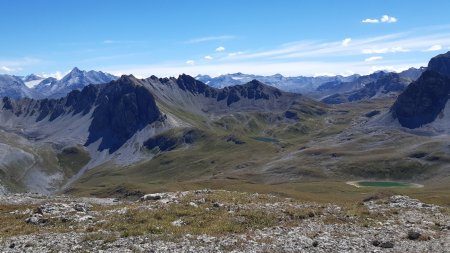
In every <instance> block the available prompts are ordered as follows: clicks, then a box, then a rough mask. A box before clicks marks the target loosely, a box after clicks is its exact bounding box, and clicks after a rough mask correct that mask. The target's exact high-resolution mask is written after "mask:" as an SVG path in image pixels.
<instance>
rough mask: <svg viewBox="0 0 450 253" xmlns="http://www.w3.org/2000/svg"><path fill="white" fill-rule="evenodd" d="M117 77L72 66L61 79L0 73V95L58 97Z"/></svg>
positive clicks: (12, 96)
mask: <svg viewBox="0 0 450 253" xmlns="http://www.w3.org/2000/svg"><path fill="white" fill-rule="evenodd" d="M116 79H117V77H115V76H113V75H111V74H108V73H103V72H101V71H93V70H91V71H82V70H79V69H78V68H73V69H72V70H71V71H70V72H69V73H68V74H67V75H65V76H64V77H63V78H62V79H61V80H57V79H56V78H53V77H48V78H44V77H41V76H37V75H35V74H30V75H28V76H24V77H19V76H12V75H6V74H4V75H0V96H1V97H11V98H24V97H28V98H59V97H63V96H65V95H67V94H68V93H69V92H70V91H72V90H81V89H82V88H83V87H85V86H87V85H89V84H101V83H108V82H110V81H112V80H116Z"/></svg>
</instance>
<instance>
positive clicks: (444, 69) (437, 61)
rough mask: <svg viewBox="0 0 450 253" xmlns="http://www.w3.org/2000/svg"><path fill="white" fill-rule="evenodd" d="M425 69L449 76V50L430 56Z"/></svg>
mask: <svg viewBox="0 0 450 253" xmlns="http://www.w3.org/2000/svg"><path fill="white" fill-rule="evenodd" d="M427 70H431V71H434V72H437V73H439V74H441V75H444V76H449V77H450V51H449V52H447V53H445V54H440V55H438V56H435V57H433V58H431V60H430V62H429V63H428V68H427Z"/></svg>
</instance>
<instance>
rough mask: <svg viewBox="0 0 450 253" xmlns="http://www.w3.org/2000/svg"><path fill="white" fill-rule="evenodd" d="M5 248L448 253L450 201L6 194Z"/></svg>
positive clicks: (207, 193) (208, 193) (2, 216)
mask: <svg viewBox="0 0 450 253" xmlns="http://www.w3.org/2000/svg"><path fill="white" fill-rule="evenodd" d="M0 210H1V211H0V221H1V224H2V226H1V228H0V236H1V237H0V249H1V250H0V251H1V252H448V249H449V248H450V239H449V238H450V210H449V209H448V208H446V207H440V206H438V205H434V204H425V203H422V202H420V201H419V200H416V199H413V198H410V197H407V196H404V195H393V194H389V193H376V194H372V195H367V196H366V197H364V198H363V199H360V200H359V201H351V202H348V203H346V204H345V203H343V204H339V205H337V204H321V203H315V202H304V201H298V200H294V199H291V198H283V197H280V196H274V195H271V194H257V193H243V192H234V191H224V190H197V191H184V192H167V193H157V194H149V195H145V196H144V197H142V199H141V200H140V201H139V200H138V201H129V200H118V199H111V198H108V199H106V198H77V197H70V196H56V195H55V196H43V195H39V194H29V193H28V194H11V195H2V196H0Z"/></svg>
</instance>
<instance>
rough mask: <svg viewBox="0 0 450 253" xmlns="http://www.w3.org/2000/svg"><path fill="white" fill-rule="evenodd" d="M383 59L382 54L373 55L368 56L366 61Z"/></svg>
mask: <svg viewBox="0 0 450 253" xmlns="http://www.w3.org/2000/svg"><path fill="white" fill-rule="evenodd" d="M382 59H383V57H382V56H372V57H369V58H366V59H365V60H364V61H365V62H371V61H378V60H382Z"/></svg>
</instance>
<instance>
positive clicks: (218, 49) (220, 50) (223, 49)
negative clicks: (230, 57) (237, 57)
mask: <svg viewBox="0 0 450 253" xmlns="http://www.w3.org/2000/svg"><path fill="white" fill-rule="evenodd" d="M223 51H225V48H224V47H218V48H216V52H223Z"/></svg>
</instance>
